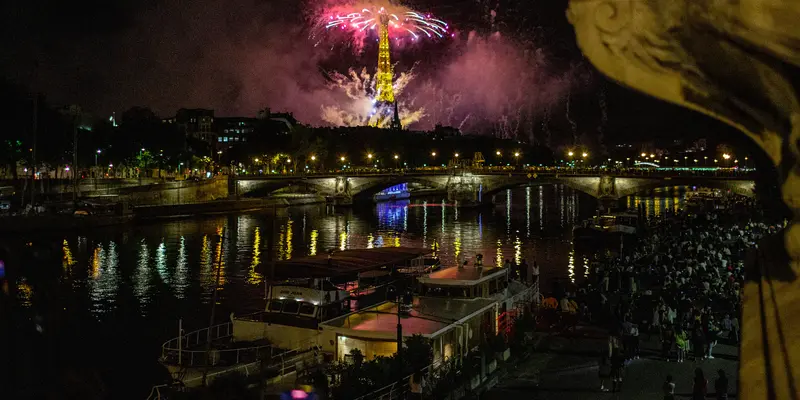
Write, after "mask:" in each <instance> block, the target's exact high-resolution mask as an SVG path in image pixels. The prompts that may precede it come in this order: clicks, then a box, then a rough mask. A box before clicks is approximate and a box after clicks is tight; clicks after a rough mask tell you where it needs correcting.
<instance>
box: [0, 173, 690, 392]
mask: <svg viewBox="0 0 800 400" xmlns="http://www.w3.org/2000/svg"><path fill="white" fill-rule="evenodd" d="M495 200H496V204H495V206H494V207H491V208H484V209H480V210H458V209H455V208H453V207H451V206H449V205H448V204H447V203H445V202H442V201H441V200H440V199H439V200H437V199H427V200H426V199H412V200H411V201H403V202H392V203H380V204H377V205H374V206H371V207H370V206H360V207H354V208H345V209H332V208H330V207H326V206H325V205H313V206H303V207H293V208H288V209H277V210H265V211H262V212H253V213H246V214H237V215H220V216H214V217H204V218H194V219H182V220H173V221H166V222H158V223H150V224H142V225H135V226H130V227H126V228H116V229H107V230H97V231H94V232H92V233H89V234H80V235H78V234H69V233H68V234H64V233H58V234H40V235H34V236H31V237H25V238H23V237H15V238H5V239H4V240H7V241H13V243H14V246H23V247H24V246H27V247H29V248H31V249H36V250H34V253H36V256H35V257H24V258H23V259H24V260H25V261H24V265H21V266H19V267H20V268H18V271H19V272H18V273H16V274H14V282H12V285H13V286H14V287H15V288H16V290H12V291H11V293H12V294H14V295H15V297H16V302H14V303H13V304H14V307H13V308H12V309H13V310H15V311H14V313H13V318H12V317H9V316H3V318H4V319H7V320H8V319H11V320H13V326H14V330H15V333H16V338H17V339H18V341H19V343H17V344H15V348H16V349H15V350H16V353H15V354H16V355H17V357H19V358H18V360H17V361H16V362H17V363H19V364H20V365H19V368H15V370H16V372H17V375H19V377H18V378H17V379H18V381H17V382H18V384H20V385H25V386H27V387H28V388H29V390H31V391H34V390H38V389H41V388H43V387H55V386H53V385H60V387H70V388H72V389H70V390H84V389H80V387H81V386H83V385H86V386H91V387H97V388H100V389H99V390H101V391H102V393H105V394H106V395H111V396H112V397H113V398H136V399H142V398H145V397H146V392H147V390H149V388H150V386H152V384H153V382H155V381H156V380H157V379H158V378H159V377H160V376H162V375H160V374H162V373H163V372H162V371H161V370H160V368H159V366H158V364H157V358H158V356H159V355H160V352H159V350H160V349H159V348H160V345H161V343H162V342H163V341H165V340H167V339H169V338H170V337H173V336H176V335H177V333H178V319H180V318H182V319H183V324H184V328H185V329H186V330H187V331H190V330H194V329H198V328H201V327H203V326H206V325H208V323H209V315H210V308H211V306H210V302H211V293H212V288H213V284H214V280H215V268H214V267H215V265H216V262H217V259H218V257H219V255H220V251H221V253H222V254H221V255H222V256H221V263H222V269H221V277H220V278H221V279H220V280H221V283H222V284H221V288H220V291H219V299H218V306H217V312H216V316H217V318H216V321H217V323H219V322H224V321H225V320H227V318H228V316H229V314H230V313H231V312H236V313H247V312H253V311H257V310H259V309H261V308H263V307H264V289H265V284H264V272H265V270H266V269H267V268H268V266H269V265H270V261H271V260H273V259H277V260H281V259H288V258H293V257H302V256H306V255H313V254H318V253H323V252H326V251H328V250H329V249H347V248H370V247H381V246H410V247H423V248H429V249H431V250H432V251H435V253H436V255H438V256H439V257H440V258H441V260H442V262H443V264H444V265H454V263H455V261H456V260H457V259H463V258H465V257H473V256H474V255H475V254H477V253H481V254H483V255H484V259H485V260H486V263H487V264H497V263H502V261H503V260H505V259H512V260H516V261H517V262H520V261H521V260H522V259H525V260H527V262H528V263H531V262H532V261H533V260H536V261H537V262H538V264H539V265H540V268H541V274H542V280H543V281H544V285H545V286H547V284H548V283H549V282H552V281H553V280H554V279H569V280H571V281H573V282H580V281H581V280H582V279H584V278H585V276H586V275H587V273H588V259H587V256H588V255H587V254H582V253H581V252H579V251H576V250H575V249H574V246H573V244H572V241H571V229H572V225H573V224H574V223H576V222H580V221H582V220H583V219H585V218H588V217H590V216H591V215H593V214H594V212H595V209H596V205H597V203H596V201H595V200H594V199H592V198H591V197H589V196H587V195H585V194H582V193H579V192H576V191H573V190H572V189H569V188H567V187H565V186H563V185H546V186H530V187H522V188H518V189H514V190H508V191H506V192H505V193H501V194H500V195H498V196H497V197H496V199H495ZM623 202H624V203H627V204H628V206H630V207H637V206H638V205H639V204H640V203H642V204H644V206H645V210H646V211H647V213H648V214H649V215H656V214H660V213H661V212H664V210H666V209H676V208H677V207H678V206H679V205H680V204H681V203H682V202H683V193H682V191H681V190H680V189H678V188H672V189H665V190H662V191H659V192H656V193H654V194H651V195H649V196H644V197H630V198H627V199H624V200H623ZM223 233H224V236H222V239H220V238H221V234H223ZM7 264H8V263H7ZM7 268H8V269H10V268H12V266H10V265H7ZM34 371H35V372H34ZM65 371H66V372H65ZM12 376H13V375H12ZM57 376H59V377H60V378H58V380H57V379H56V378H55V377H57ZM72 381H75V384H74V385H72V384H69V382H72ZM65 382H66V383H65ZM86 390H88V389H86ZM78 395H80V394H78ZM85 398H94V397H91V396H90V397H85Z"/></svg>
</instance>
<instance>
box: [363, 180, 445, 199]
mask: <svg viewBox="0 0 800 400" xmlns="http://www.w3.org/2000/svg"><path fill="white" fill-rule="evenodd" d="M402 183H413V184H419V185H421V186H425V187H427V188H431V189H436V190H441V191H446V190H447V177H446V176H442V177H438V176H435V175H434V176H430V177H425V176H413V175H395V176H390V177H381V178H358V177H351V178H349V181H348V189H349V192H350V195H351V196H353V199H354V200H365V199H371V198H372V197H373V196H374V195H376V194H378V193H380V192H381V191H383V190H386V189H388V188H390V187H392V186H395V185H399V184H402Z"/></svg>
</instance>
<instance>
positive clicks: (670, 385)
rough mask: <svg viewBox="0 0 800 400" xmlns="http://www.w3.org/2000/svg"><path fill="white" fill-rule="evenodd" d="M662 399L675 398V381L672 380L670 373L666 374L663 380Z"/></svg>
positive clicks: (670, 399) (673, 399) (671, 399)
mask: <svg viewBox="0 0 800 400" xmlns="http://www.w3.org/2000/svg"><path fill="white" fill-rule="evenodd" d="M663 391H664V400H675V382H673V381H672V375H667V380H666V382H664V387H663Z"/></svg>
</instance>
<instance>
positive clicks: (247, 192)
mask: <svg viewBox="0 0 800 400" xmlns="http://www.w3.org/2000/svg"><path fill="white" fill-rule="evenodd" d="M327 179H330V180H332V182H327V181H324V180H323V181H321V180H320V179H303V178H302V177H296V178H284V179H239V180H237V181H236V185H237V188H236V190H237V191H236V193H237V194H238V195H240V196H243V197H256V198H257V197H268V196H270V195H272V194H275V193H276V192H279V191H281V190H284V189H288V188H293V187H296V188H299V189H300V190H302V191H303V192H306V193H316V194H320V195H325V194H327V192H328V191H329V188H330V187H332V186H333V185H335V178H327Z"/></svg>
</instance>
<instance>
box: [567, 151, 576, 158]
mask: <svg viewBox="0 0 800 400" xmlns="http://www.w3.org/2000/svg"><path fill="white" fill-rule="evenodd" d="M567 155H568V156H570V157H572V156H573V155H575V153H573V152H571V151H570V152H569V153H567Z"/></svg>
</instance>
